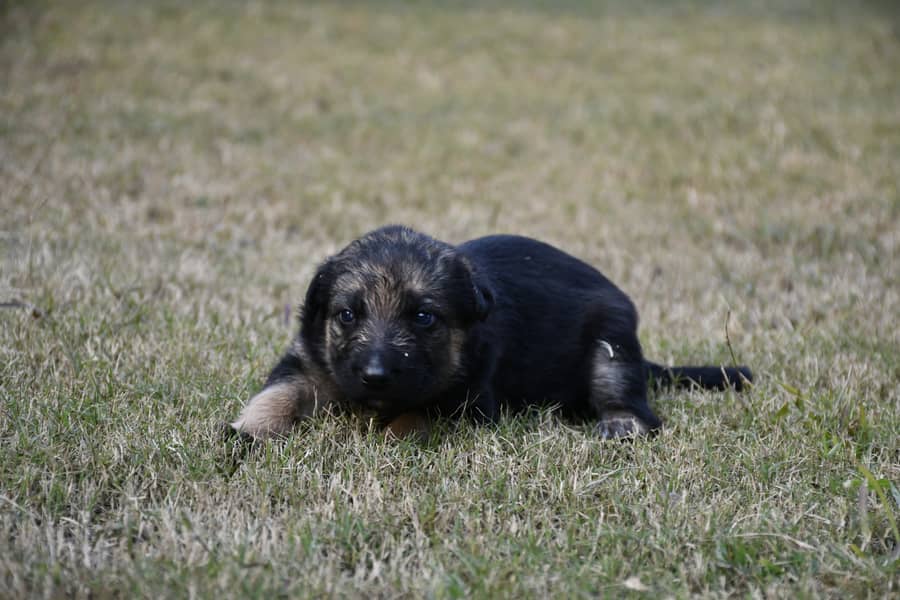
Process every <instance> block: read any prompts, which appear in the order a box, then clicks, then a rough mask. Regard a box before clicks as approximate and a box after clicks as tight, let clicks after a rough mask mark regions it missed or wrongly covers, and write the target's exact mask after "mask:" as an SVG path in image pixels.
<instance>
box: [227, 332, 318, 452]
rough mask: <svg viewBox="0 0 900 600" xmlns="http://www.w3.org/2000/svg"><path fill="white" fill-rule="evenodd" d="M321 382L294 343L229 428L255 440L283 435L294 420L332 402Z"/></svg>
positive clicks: (290, 427)
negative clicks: (260, 389)
mask: <svg viewBox="0 0 900 600" xmlns="http://www.w3.org/2000/svg"><path fill="white" fill-rule="evenodd" d="M323 383H324V381H323V378H322V377H320V376H318V377H317V373H316V370H315V369H313V368H311V365H310V363H309V361H308V359H305V357H304V352H303V351H302V347H300V345H299V344H296V343H295V344H294V345H293V347H292V348H291V349H290V350H288V352H287V354H285V355H284V356H283V357H282V358H281V360H280V361H279V362H278V364H277V365H276V366H275V368H274V369H273V370H272V372H271V373H270V374H269V378H268V380H267V381H266V384H265V386H264V387H263V389H262V391H260V392H259V393H258V394H256V395H255V396H253V398H251V399H250V401H249V402H248V403H247V405H246V406H245V407H244V409H243V410H242V411H241V414H240V415H239V416H238V418H237V420H235V421H234V422H233V423H231V428H232V429H233V430H234V431H235V432H237V433H240V434H244V435H249V436H250V437H252V438H255V439H260V438H267V437H274V436H279V435H285V434H287V433H289V432H290V430H291V429H292V428H293V426H294V424H296V423H297V421H299V420H301V419H304V418H307V417H311V416H313V415H314V414H315V413H316V412H318V411H319V410H321V409H322V408H324V407H326V406H328V405H330V404H331V401H332V398H333V394H332V393H331V392H330V390H329V389H328V387H327V386H325V385H322V384H323Z"/></svg>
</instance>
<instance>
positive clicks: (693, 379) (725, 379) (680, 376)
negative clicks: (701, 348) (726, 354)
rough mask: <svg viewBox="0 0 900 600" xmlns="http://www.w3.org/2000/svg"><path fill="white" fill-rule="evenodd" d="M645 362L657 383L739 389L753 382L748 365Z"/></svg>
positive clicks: (648, 372) (716, 388)
mask: <svg viewBox="0 0 900 600" xmlns="http://www.w3.org/2000/svg"><path fill="white" fill-rule="evenodd" d="M645 364H646V366H647V374H648V376H649V377H651V378H652V379H653V381H655V382H657V383H658V384H659V385H674V386H676V387H690V386H692V385H697V386H700V387H701V388H704V389H707V390H724V389H726V388H729V387H731V388H734V389H735V390H737V391H741V390H743V389H744V388H745V387H746V386H747V384H748V383H752V382H753V373H752V372H751V371H750V369H749V368H748V367H712V366H709V367H664V366H662V365H658V364H656V363H652V362H650V361H645Z"/></svg>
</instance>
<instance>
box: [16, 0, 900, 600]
mask: <svg viewBox="0 0 900 600" xmlns="http://www.w3.org/2000/svg"><path fill="white" fill-rule="evenodd" d="M0 15H2V17H0V18H2V25H0V27H2V28H0V302H13V301H19V302H23V303H29V304H30V305H33V306H34V307H35V308H36V309H37V310H38V311H39V312H40V314H41V316H40V317H39V318H34V317H33V316H31V314H30V312H31V311H30V310H27V309H23V308H16V307H4V308H0V394H2V417H0V419H2V421H0V423H2V429H0V435H2V437H0V453H2V455H0V576H2V579H0V595H6V596H10V597H14V596H15V597H20V596H58V595H69V594H71V595H78V596H86V595H93V596H95V597H96V596H132V595H139V596H153V597H157V596H160V595H164V596H184V595H199V596H213V595H215V596H228V597H238V596H260V597H262V596H266V597H268V596H270V595H271V594H272V593H276V594H284V595H288V596H311V595H317V594H318V593H321V592H326V593H333V594H336V595H350V596H353V595H361V594H366V595H379V596H389V595H391V596H392V595H408V596H423V595H431V596H437V597H457V596H476V597H486V596H520V595H522V594H527V595H533V596H538V595H544V594H552V595H558V596H570V595H571V596H578V595H598V594H599V595H608V596H618V595H620V594H622V593H624V592H629V593H633V594H635V595H640V594H641V593H642V592H641V591H640V590H639V588H641V587H646V588H648V590H649V592H650V593H654V594H658V593H670V594H672V595H674V596H679V597H680V596H688V595H702V596H710V597H718V596H727V595H734V594H740V595H752V596H756V597H761V596H781V597H795V596H798V595H800V596H836V597H846V596H850V595H855V596H871V597H886V596H889V595H891V594H896V593H897V587H898V575H897V568H898V533H897V521H898V520H900V492H898V486H900V449H898V442H897V440H898V438H900V395H898V382H900V358H898V351H897V348H898V345H900V333H898V327H897V315H898V314H900V286H898V272H900V268H898V263H897V255H898V241H900V192H898V176H897V173H898V172H900V160H898V157H900V76H898V72H900V70H898V65H900V60H898V59H900V43H898V34H897V31H898V24H897V23H898V20H897V16H896V13H894V12H891V10H890V7H889V5H888V4H885V5H879V4H862V5H859V6H856V5H854V6H850V5H848V4H846V3H834V4H830V3H803V2H797V3H789V5H782V4H781V3H772V4H769V3H765V2H762V3H756V4H745V3H734V4H728V3H726V4H717V5H715V6H705V5H703V4H702V3H693V2H691V3H677V4H669V3H666V4H661V5H658V6H657V5H654V4H652V3H646V4H645V3H641V4H638V5H631V4H625V3H623V4H621V5H619V4H615V3H609V4H607V3H603V4H600V5H591V6H587V5H581V4H578V3H574V2H571V3H565V4H564V5H562V6H549V5H541V4H535V5H532V4H525V3H523V4H519V3H506V2H499V1H498V2H491V3H488V4H478V5H476V4H468V3H461V4H453V5H452V6H446V5H441V4H431V3H427V2H426V3H402V2H391V1H381V2H375V3H364V2H344V3H339V4H331V3H313V4H301V5H294V4H293V3H282V2H250V3H246V4H241V3H230V2H227V3H211V2H210V3H206V2H200V3H195V4H192V5H191V7H190V8H187V7H184V6H181V5H179V4H177V3H173V2H146V3H129V2H112V1H109V2H99V1H98V2H89V3H78V4H77V5H76V4H71V3H61V2H36V3H16V2H7V3H3V4H0ZM385 222H403V223H407V224H410V225H413V226H415V227H418V228H421V229H423V230H425V231H427V232H429V233H432V234H434V235H436V236H439V237H441V238H444V239H447V240H450V241H461V240H464V239H467V238H470V237H474V236H476V235H480V234H484V233H489V232H515V233H521V234H526V235H532V236H535V237H539V238H541V239H544V240H547V241H549V242H553V243H556V244H558V245H560V246H562V247H563V248H565V249H567V250H569V251H570V252H572V253H574V254H576V255H579V256H581V257H583V258H585V259H587V260H589V261H591V262H592V263H594V264H596V265H597V266H598V267H600V268H601V269H602V270H604V272H606V273H607V274H608V275H609V276H610V277H611V278H612V279H613V280H614V281H616V282H618V283H619V284H620V285H621V287H622V288H623V289H625V290H626V291H628V292H629V293H630V294H631V295H632V296H633V298H634V299H635V301H636V303H637V305H638V307H639V309H640V310H641V314H642V322H643V330H642V340H643V342H644V344H645V347H646V350H647V354H648V355H649V356H651V357H653V358H656V359H659V360H665V361H671V362H681V363H685V362H700V361H703V362H728V361H729V360H730V351H729V348H728V347H727V344H726V339H725V329H724V324H725V321H726V317H727V316H728V315H729V313H730V320H729V334H730V338H731V342H732V346H733V350H734V352H735V353H736V354H737V357H738V359H739V360H740V361H741V362H745V363H747V364H750V365H752V366H753V367H754V369H755V371H756V372H757V373H758V376H759V382H758V385H757V386H756V387H755V388H754V389H753V391H751V392H750V393H749V394H746V395H742V396H736V395H733V394H725V395H721V396H719V395H710V394H703V393H699V392H685V393H682V392H678V393H672V392H667V393H663V394H660V395H658V396H657V397H656V399H655V405H656V407H657V409H658V412H659V413H660V414H661V415H662V416H663V417H664V419H665V420H666V423H667V426H666V429H665V431H664V432H663V433H662V435H660V436H659V437H658V438H656V439H653V440H646V441H641V442H638V443H636V444H634V445H618V444H605V443H602V442H600V441H599V440H598V439H596V438H595V437H593V436H592V435H591V434H590V432H589V431H586V430H581V429H572V428H571V427H570V426H569V425H567V424H565V423H560V422H558V421H557V420H555V419H554V418H552V417H551V416H549V415H546V414H537V415H533V416H530V417H526V418H518V419H509V420H507V421H505V422H504V424H503V425H502V426H501V427H499V428H497V429H475V428H471V427H469V426H465V425H464V426H461V427H459V428H454V427H452V426H450V425H447V426H446V428H445V429H446V431H444V435H443V436H440V437H439V438H438V439H436V440H434V441H433V443H432V444H430V445H426V446H424V447H418V446H414V445H406V444H385V443H383V442H382V441H381V440H380V438H379V437H378V436H375V435H369V434H367V433H366V432H365V431H360V430H359V427H358V425H359V424H353V423H346V422H334V421H321V422H315V423H312V424H310V426H309V427H308V429H307V430H306V431H305V432H303V434H302V435H299V436H297V437H295V438H293V439H291V440H290V441H288V442H287V443H284V444H280V445H279V444H271V445H269V446H266V447H265V448H264V449H262V450H261V451H259V452H257V453H255V454H252V455H251V456H250V457H249V458H248V460H247V461H246V462H245V463H244V464H243V465H242V466H240V467H239V468H238V469H237V470H236V471H234V472H233V473H232V472H231V471H230V470H229V469H228V468H227V460H226V455H227V448H225V447H224V446H223V445H222V444H221V443H220V442H219V441H218V440H217V437H216V425H217V424H218V423H219V422H220V421H223V420H226V419H228V418H230V417H233V416H234V415H235V414H236V412H237V410H238V409H239V407H240V406H241V404H242V403H243V402H244V401H245V399H246V398H248V397H249V395H250V394H251V393H252V392H253V391H254V390H255V389H257V388H258V386H259V384H260V383H261V380H262V378H263V377H264V376H265V373H266V369H267V368H268V367H269V366H270V365H271V363H272V361H273V360H274V359H275V357H276V356H277V354H278V352H279V351H280V350H281V349H282V348H283V346H284V345H285V343H286V342H287V340H288V338H289V336H290V334H291V327H292V326H288V325H287V324H286V323H285V317H284V313H285V306H286V305H288V306H289V305H294V304H296V302H297V301H298V300H299V299H300V298H301V295H302V292H303V291H304V289H305V286H306V283H307V280H308V278H309V276H310V274H311V273H312V271H313V269H314V267H315V265H316V263H317V262H318V261H320V260H321V259H322V258H323V257H325V256H326V255H327V254H329V253H330V252H332V251H333V250H335V249H336V248H338V247H340V246H341V245H343V244H344V243H346V242H347V241H348V240H350V239H352V238H353V237H355V236H357V235H359V234H360V233H362V232H364V231H366V230H368V229H370V228H372V227H374V226H376V225H380V224H382V223H385ZM867 474H871V478H869V479H867Z"/></svg>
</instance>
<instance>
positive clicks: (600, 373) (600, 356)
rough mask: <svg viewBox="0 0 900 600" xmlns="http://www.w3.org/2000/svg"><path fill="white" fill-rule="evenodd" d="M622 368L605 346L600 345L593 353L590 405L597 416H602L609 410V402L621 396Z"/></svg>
mask: <svg viewBox="0 0 900 600" xmlns="http://www.w3.org/2000/svg"><path fill="white" fill-rule="evenodd" d="M621 369H622V366H621V364H619V363H617V362H615V360H614V359H613V357H611V356H610V355H609V351H608V350H607V349H606V346H605V345H603V344H600V345H598V346H597V349H596V350H595V351H594V364H593V367H592V370H591V397H590V400H591V405H592V406H593V407H594V410H596V411H597V414H601V415H602V414H603V413H604V412H605V411H606V409H607V408H609V403H610V401H613V402H615V401H616V400H618V399H620V398H621V397H622V394H623V389H622V388H623V381H622V373H621Z"/></svg>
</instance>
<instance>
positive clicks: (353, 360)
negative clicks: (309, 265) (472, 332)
mask: <svg viewBox="0 0 900 600" xmlns="http://www.w3.org/2000/svg"><path fill="white" fill-rule="evenodd" d="M492 304H493V294H492V292H491V290H490V288H489V287H488V285H487V284H486V282H484V281H481V278H480V277H478V275H477V274H476V273H475V271H474V269H473V267H472V265H471V264H470V263H469V261H468V260H467V259H466V258H465V257H464V256H462V255H461V254H460V253H459V252H457V250H456V249H455V248H453V246H450V245H448V244H445V243H443V242H439V241H437V240H434V239H432V238H430V237H428V236H426V235H423V234H421V233H418V232H415V231H413V230H411V229H407V228H405V227H397V226H391V227H385V228H382V229H378V230H376V231H373V232H372V233H369V234H367V235H365V236H364V237H362V238H360V239H358V240H356V241H355V242H353V243H351V244H350V245H349V246H347V247H346V248H345V249H344V250H342V251H341V252H340V253H339V254H337V255H336V256H334V257H332V258H330V259H329V260H328V261H326V262H325V264H323V265H322V266H321V267H320V268H319V271H318V272H317V273H316V275H315V277H314V279H313V281H312V283H311V284H310V287H309V290H308V291H307V295H306V300H305V302H304V306H303V311H302V316H301V335H303V337H304V339H305V340H306V342H307V345H308V347H310V348H311V349H312V351H313V352H314V353H315V355H316V358H317V359H318V360H320V361H321V363H323V364H324V365H325V366H326V368H327V369H328V370H329V371H330V372H331V374H332V375H333V377H334V379H335V382H336V383H337V385H338V386H339V387H340V388H341V390H342V392H343V393H344V395H345V396H346V397H347V399H348V400H349V401H350V402H351V403H352V404H355V405H357V406H360V407H362V408H365V409H369V410H374V411H375V412H377V413H378V414H380V415H383V416H391V415H396V414H400V413H403V412H406V411H408V410H410V409H414V408H417V407H422V406H425V405H427V404H428V403H429V402H430V401H432V400H433V399H434V398H435V397H436V396H437V395H439V394H440V393H441V392H442V391H444V390H446V389H447V387H448V386H449V385H450V383H451V382H452V381H453V380H454V378H455V377H459V376H461V375H462V373H461V364H460V363H461V351H462V346H463V344H464V343H465V340H466V337H467V334H468V332H469V329H470V328H471V327H472V326H473V325H474V324H475V323H477V322H478V321H481V320H484V319H485V317H486V316H487V315H488V313H489V311H490V309H491V306H492Z"/></svg>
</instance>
